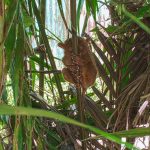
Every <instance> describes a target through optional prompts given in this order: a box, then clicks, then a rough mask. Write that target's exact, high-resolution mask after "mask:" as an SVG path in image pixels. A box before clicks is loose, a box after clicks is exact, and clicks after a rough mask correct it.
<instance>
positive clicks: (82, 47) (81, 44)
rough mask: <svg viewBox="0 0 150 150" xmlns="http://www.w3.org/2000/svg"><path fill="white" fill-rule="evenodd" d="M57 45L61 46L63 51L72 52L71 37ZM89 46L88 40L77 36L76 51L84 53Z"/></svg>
mask: <svg viewBox="0 0 150 150" xmlns="http://www.w3.org/2000/svg"><path fill="white" fill-rule="evenodd" d="M58 46H59V47H61V48H63V49H64V50H65V51H70V52H72V46H73V44H72V38H69V39H67V40H66V41H65V42H64V43H58ZM88 48H89V40H88V39H84V38H81V37H78V52H79V53H85V52H86V51H87V49H88Z"/></svg>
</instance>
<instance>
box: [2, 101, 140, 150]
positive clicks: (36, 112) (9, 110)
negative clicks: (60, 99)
mask: <svg viewBox="0 0 150 150" xmlns="http://www.w3.org/2000/svg"><path fill="white" fill-rule="evenodd" d="M0 115H27V116H38V117H48V118H53V119H58V120H59V121H62V122H66V123H69V124H74V125H76V126H80V127H82V128H86V129H88V130H90V131H92V132H94V133H96V134H99V135H101V136H102V137H104V138H106V139H109V140H111V141H113V142H116V143H118V144H125V146H126V147H127V148H129V149H134V150H137V148H135V147H133V145H132V144H129V143H127V142H122V141H121V139H120V138H119V137H117V136H115V135H111V134H109V133H107V132H104V131H102V130H99V129H97V128H95V127H92V126H89V125H86V124H83V123H80V122H78V121H76V120H73V119H70V118H68V117H65V116H63V115H61V114H58V113H55V112H51V111H46V110H41V109H33V108H25V107H12V106H8V105H5V104H1V105H0Z"/></svg>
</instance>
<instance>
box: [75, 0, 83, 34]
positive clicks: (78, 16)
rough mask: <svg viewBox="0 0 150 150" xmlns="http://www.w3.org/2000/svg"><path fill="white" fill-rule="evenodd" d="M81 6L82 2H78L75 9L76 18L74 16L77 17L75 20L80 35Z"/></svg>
mask: <svg viewBox="0 0 150 150" xmlns="http://www.w3.org/2000/svg"><path fill="white" fill-rule="evenodd" d="M83 4H84V0H79V2H78V7H77V16H76V17H77V18H76V21H77V27H78V32H79V33H80V15H81V10H82V7H83Z"/></svg>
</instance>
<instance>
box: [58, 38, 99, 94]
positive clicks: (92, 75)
mask: <svg viewBox="0 0 150 150" xmlns="http://www.w3.org/2000/svg"><path fill="white" fill-rule="evenodd" d="M58 46H59V47H61V48H63V49H64V57H63V60H62V61H63V63H64V65H65V68H63V70H62V73H63V75H64V78H65V80H67V81H68V82H70V83H73V84H74V85H75V86H76V87H77V88H82V90H83V94H85V92H86V90H87V88H88V87H89V86H92V85H93V84H94V82H95V79H96V75H97V70H96V66H95V64H94V62H93V60H92V58H91V55H92V52H91V49H90V44H89V40H87V39H84V38H81V37H78V55H75V53H74V52H73V48H72V46H73V45H72V39H71V38H70V39H67V40H66V41H65V42H64V43H59V44H58ZM78 72H79V73H78Z"/></svg>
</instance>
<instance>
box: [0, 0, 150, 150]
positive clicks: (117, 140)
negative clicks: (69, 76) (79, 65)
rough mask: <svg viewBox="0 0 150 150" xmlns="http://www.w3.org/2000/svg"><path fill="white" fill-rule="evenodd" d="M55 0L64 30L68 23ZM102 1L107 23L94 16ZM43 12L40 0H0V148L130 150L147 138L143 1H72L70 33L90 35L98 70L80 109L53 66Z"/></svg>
mask: <svg viewBox="0 0 150 150" xmlns="http://www.w3.org/2000/svg"><path fill="white" fill-rule="evenodd" d="M56 1H57V4H58V5H57V7H58V8H59V11H60V18H61V19H62V21H63V23H64V26H65V28H63V29H64V30H66V32H68V33H69V30H70V24H71V22H72V20H71V19H69V20H68V19H67V18H68V16H67V15H66V14H65V13H64V11H65V10H64V7H63V4H64V3H63V2H62V1H61V0H56ZM71 2H72V1H71ZM67 3H68V2H67ZM84 6H86V14H85V18H84V24H83V28H81V26H80V24H81V11H82V10H83V8H84ZM104 6H105V7H106V8H107V10H108V11H109V15H110V17H109V22H110V23H109V25H107V26H104V25H102V23H101V20H100V17H99V16H100V10H101V8H102V7H104ZM67 8H69V10H70V7H69V6H67ZM45 10H46V0H42V1H38V2H37V1H35V0H32V1H31V0H24V1H22V0H2V1H1V2H0V96H1V99H0V102H1V104H0V115H1V117H0V149H14V150H18V149H19V150H23V149H27V150H31V149H40V150H46V149H49V150H51V149H52V150H53V149H54V150H55V149H60V150H73V149H75V150H80V149H89V150H92V149H93V150H94V149H96V148H97V149H102V150H104V149H108V150H113V149H114V150H115V149H118V150H120V149H121V144H124V145H125V146H126V147H127V148H128V149H137V148H133V145H134V143H135V141H136V138H138V137H145V136H148V135H150V128H149V124H150V115H149V111H150V105H149V102H150V101H149V99H150V94H149V93H150V78H149V77H150V76H149V75H150V67H149V61H150V44H149V40H150V1H149V0H143V1H141V0H138V1H137V0H126V1H123V0H105V1H98V0H78V1H77V12H76V18H74V20H76V22H77V33H78V35H79V36H84V37H86V38H89V39H90V41H91V46H92V50H93V51H94V57H93V58H94V60H95V62H96V66H97V70H98V76H97V79H96V82H95V84H94V85H93V86H92V87H91V88H89V89H88V91H87V94H86V96H85V99H84V108H83V109H78V103H79V99H78V98H77V91H76V89H75V87H74V86H73V85H70V84H69V83H68V82H66V81H65V80H64V78H63V76H62V74H61V71H60V69H58V68H60V67H61V66H62V64H61V66H59V65H58V64H60V63H61V60H60V59H59V58H56V57H54V55H53V49H52V45H51V41H56V42H60V41H61V39H60V38H59V37H58V36H57V35H55V34H54V33H53V31H48V32H49V33H51V36H49V35H48V34H47V30H48V29H47V28H46V27H45V20H46V19H45V18H46V16H45V13H46V12H45ZM91 17H92V23H93V24H94V28H90V32H89V28H88V25H89V20H91ZM58 24H59V22H58ZM34 43H35V44H34ZM35 46H36V47H35ZM89 71H90V70H89ZM80 111H81V112H82V111H83V112H84V118H85V119H84V122H82V123H80V119H81V118H80V117H79V114H80V113H81V112H80ZM65 116H66V117H65ZM68 117H69V118H72V119H69V118H68ZM75 120H77V121H75ZM80 127H82V128H84V129H82V130H81V128H80ZM83 131H84V132H85V135H84V139H82V138H83V136H81V135H82V132H83ZM122 137H124V138H126V141H127V142H123V141H122ZM145 141H146V140H143V143H145ZM81 143H82V145H83V146H81ZM132 144H133V145H132ZM143 145H144V144H143ZM145 148H147V149H148V148H150V147H148V143H146V145H145Z"/></svg>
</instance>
